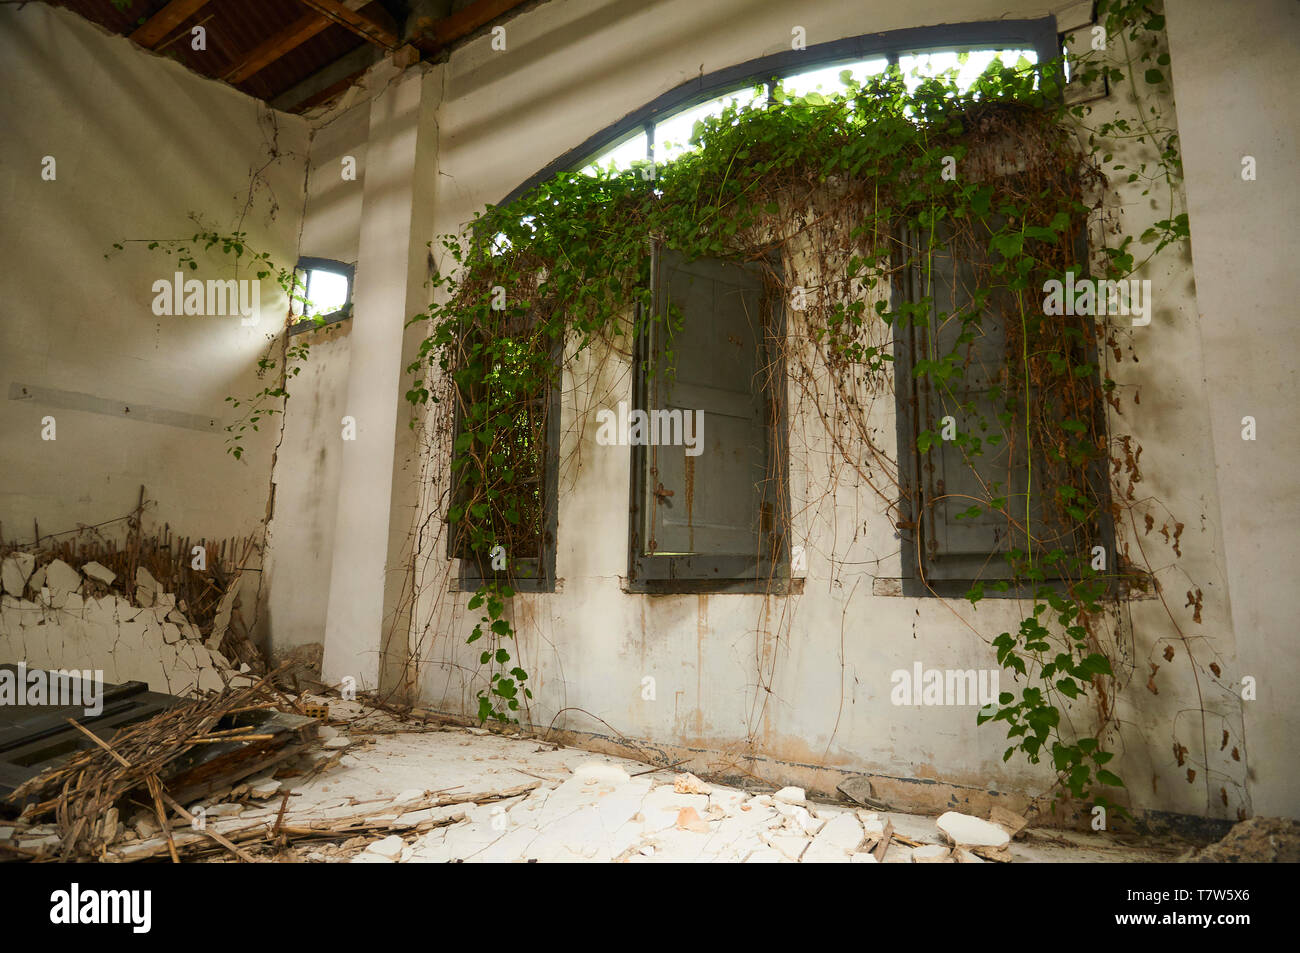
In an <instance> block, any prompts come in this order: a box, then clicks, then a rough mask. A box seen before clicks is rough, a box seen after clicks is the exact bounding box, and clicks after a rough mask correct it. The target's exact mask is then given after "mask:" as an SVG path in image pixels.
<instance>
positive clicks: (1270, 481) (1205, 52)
mask: <svg viewBox="0 0 1300 953" xmlns="http://www.w3.org/2000/svg"><path fill="white" fill-rule="evenodd" d="M1167 7H1168V30H1169V43H1170V50H1171V54H1172V56H1173V67H1174V70H1175V75H1176V77H1177V79H1176V82H1177V93H1178V119H1179V128H1180V130H1181V132H1182V144H1183V160H1184V163H1185V168H1186V173H1187V184H1186V190H1187V206H1188V216H1189V221H1190V223H1191V229H1192V257H1193V259H1194V262H1195V280H1196V296H1197V311H1196V312H1195V316H1196V318H1197V319H1198V320H1197V321H1196V325H1197V330H1198V332H1199V335H1200V338H1201V342H1202V348H1203V351H1204V353H1205V354H1208V355H1212V356H1213V359H1212V360H1207V361H1206V362H1205V363H1204V365H1203V366H1202V367H1201V368H1200V369H1199V370H1200V371H1201V374H1202V375H1203V376H1202V379H1201V380H1200V381H1196V380H1195V375H1194V374H1193V384H1192V386H1193V387H1196V386H1198V385H1199V387H1201V388H1203V389H1204V391H1205V392H1206V393H1207V394H1208V395H1209V398H1208V413H1207V414H1206V415H1205V416H1202V417H1201V418H1200V419H1199V420H1198V421H1196V425H1197V426H1198V428H1200V429H1202V438H1201V439H1202V441H1204V442H1212V446H1211V447H1210V448H1208V452H1207V456H1206V457H1204V458H1202V459H1203V460H1204V461H1205V463H1206V464H1211V463H1212V464H1213V466H1214V473H1215V478H1216V480H1217V483H1218V496H1219V505H1220V507H1221V508H1222V512H1223V520H1222V543H1221V545H1222V546H1223V551H1224V553H1225V556H1226V561H1227V571H1226V574H1225V575H1224V576H1223V577H1221V578H1220V579H1219V580H1218V585H1217V586H1216V590H1217V591H1218V592H1222V591H1223V589H1225V588H1226V589H1227V590H1228V592H1229V594H1230V596H1231V600H1230V603H1231V622H1232V628H1233V629H1234V630H1235V631H1236V633H1237V648H1238V657H1237V659H1236V664H1235V665H1234V666H1233V667H1232V668H1231V669H1230V678H1228V679H1225V680H1226V681H1228V682H1229V688H1230V690H1232V691H1234V692H1240V691H1241V678H1242V677H1244V676H1251V677H1253V678H1254V679H1255V680H1256V682H1257V698H1256V700H1255V701H1247V702H1245V703H1244V704H1243V709H1244V712H1245V731H1246V738H1247V742H1248V745H1249V757H1250V770H1251V772H1252V775H1253V783H1252V785H1251V808H1252V810H1253V811H1254V812H1255V813H1258V814H1280V815H1290V816H1300V767H1298V766H1297V759H1296V756H1295V738H1296V735H1297V733H1300V707H1298V706H1297V705H1296V702H1295V690H1294V689H1295V686H1296V684H1297V683H1300V652H1298V651H1297V643H1296V638H1295V626H1296V619H1297V616H1298V615H1300V613H1298V612H1297V605H1296V587H1295V583H1294V580H1293V576H1294V573H1295V567H1296V566H1297V565H1300V543H1297V537H1296V533H1295V531H1294V527H1295V526H1296V525H1297V524H1298V523H1300V490H1298V487H1300V481H1298V480H1297V476H1296V472H1297V465H1298V464H1300V460H1297V446H1300V427H1298V426H1297V417H1296V405H1297V403H1300V387H1297V378H1296V357H1297V352H1298V351H1300V348H1297V346H1296V343H1295V338H1294V330H1295V305H1296V301H1297V300H1300V272H1297V269H1296V268H1295V267H1294V262H1293V258H1294V249H1295V248H1296V246H1297V244H1298V238H1300V235H1298V233H1297V226H1296V222H1297V220H1300V189H1298V188H1297V182H1300V161H1297V156H1298V155H1300V141H1297V130H1300V108H1297V105H1296V96H1295V90H1294V77H1295V76H1296V74H1297V71H1298V70H1300V45H1297V43H1296V37H1297V36H1300V6H1297V5H1296V4H1294V3H1288V2H1285V0H1251V2H1248V3H1241V4H1234V5H1233V10H1232V13H1231V15H1227V11H1225V9H1224V5H1223V4H1219V3H1214V2H1212V0H1168V4H1167ZM1248 155H1249V156H1253V157H1254V158H1255V160H1256V163H1257V176H1258V177H1257V178H1256V180H1255V181H1253V182H1247V181H1244V180H1243V179H1242V177H1241V173H1242V158H1243V157H1244V156H1248ZM1174 413H1175V414H1177V416H1179V417H1181V416H1183V414H1182V413H1180V412H1179V411H1178V410H1174ZM1246 416H1253V417H1254V418H1255V420H1256V424H1257V428H1258V435H1257V439H1256V440H1255V441H1254V442H1248V441H1244V440H1242V418H1243V417H1246Z"/></svg>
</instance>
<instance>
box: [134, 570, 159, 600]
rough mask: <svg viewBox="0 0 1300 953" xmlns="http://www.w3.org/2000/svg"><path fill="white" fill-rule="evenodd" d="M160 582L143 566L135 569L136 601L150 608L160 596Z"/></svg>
mask: <svg viewBox="0 0 1300 953" xmlns="http://www.w3.org/2000/svg"><path fill="white" fill-rule="evenodd" d="M158 589H159V586H158V580H157V579H155V578H154V577H153V574H152V573H150V572H149V570H147V569H145V568H144V567H143V566H137V567H136V568H135V601H136V602H138V603H139V604H140V605H142V606H144V607H146V608H148V607H149V606H152V605H153V604H154V601H155V600H156V599H157V596H158Z"/></svg>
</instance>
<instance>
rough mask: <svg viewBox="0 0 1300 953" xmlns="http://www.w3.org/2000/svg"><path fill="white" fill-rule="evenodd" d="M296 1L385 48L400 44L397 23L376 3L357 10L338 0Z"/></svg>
mask: <svg viewBox="0 0 1300 953" xmlns="http://www.w3.org/2000/svg"><path fill="white" fill-rule="evenodd" d="M298 2H299V3H301V4H302V5H303V6H306V7H310V8H311V9H312V10H314V11H316V12H317V13H319V14H320V15H321V16H323V17H326V18H328V19H329V20H331V21H333V22H334V23H337V24H338V25H339V26H341V27H344V28H346V29H348V30H351V31H352V32H353V33H355V34H356V35H357V36H359V37H361V38H362V39H363V40H367V41H369V42H371V43H373V44H375V45H376V46H381V47H383V48H384V49H385V50H395V49H397V48H398V46H400V45H401V39H400V38H399V37H398V35H397V25H396V24H395V23H394V22H393V19H392V17H390V16H388V13H387V11H385V10H384V8H383V7H382V6H380V5H379V4H377V3H372V4H368V5H367V6H366V7H363V8H361V9H359V10H351V9H349V8H348V7H347V6H346V5H344V4H342V3H340V2H339V0H298Z"/></svg>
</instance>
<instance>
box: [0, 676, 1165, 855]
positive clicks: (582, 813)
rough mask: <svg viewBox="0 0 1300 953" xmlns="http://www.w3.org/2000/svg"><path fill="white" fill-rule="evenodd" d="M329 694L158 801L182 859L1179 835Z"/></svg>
mask: <svg viewBox="0 0 1300 953" xmlns="http://www.w3.org/2000/svg"><path fill="white" fill-rule="evenodd" d="M322 701H324V700H323V699H322ZM329 701H330V710H331V718H332V719H333V720H334V722H335V724H334V725H333V726H331V725H324V726H322V727H321V729H320V732H319V736H318V738H317V739H316V743H315V744H314V745H313V746H312V748H311V749H310V750H308V751H307V752H306V753H305V754H303V755H301V756H300V757H299V758H298V759H297V760H296V761H294V762H289V763H287V764H282V765H280V766H278V767H277V768H276V769H274V770H273V771H267V772H264V773H263V774H261V775H257V776H254V777H251V778H248V779H246V780H244V781H242V782H241V783H239V784H238V785H237V786H235V787H234V788H233V789H232V790H231V791H229V792H228V793H227V794H225V795H223V796H221V797H220V798H216V799H214V800H213V801H212V803H206V804H205V803H192V804H190V805H188V809H189V811H190V812H191V813H193V814H196V815H197V814H199V813H202V816H203V819H204V820H203V825H204V829H203V830H201V831H199V830H195V829H194V827H193V823H192V822H190V823H187V822H186V821H185V820H184V817H183V816H182V815H180V814H179V813H177V814H174V815H173V817H174V820H173V821H172V825H173V830H172V845H171V846H172V847H175V848H176V849H177V850H178V852H179V854H180V855H181V856H183V857H184V858H185V859H196V860H211V861H221V862H225V861H234V860H236V859H239V860H245V861H247V860H275V861H282V862H307V863H320V862H334V863H338V862H351V863H446V862H475V861H478V862H493V861H495V862H556V861H560V862H573V861H585V862H610V861H615V862H629V863H656V862H697V861H708V862H732V863H789V862H801V863H818V862H830V863H834V862H840V863H877V862H883V863H911V862H932V863H933V862H940V863H944V862H972V863H982V862H989V861H994V862H1023V861H1048V862H1053V861H1072V862H1078V861H1094V862H1131V861H1167V860H1173V859H1176V858H1177V856H1178V855H1179V854H1180V853H1183V852H1184V851H1185V850H1186V848H1187V846H1188V845H1186V844H1183V843H1174V842H1155V841H1149V840H1141V841H1139V840H1138V839H1136V838H1132V837H1124V836H1122V835H1098V834H1082V833H1077V832H1072V831H1057V830H1053V831H1048V830H1025V831H1021V832H1018V833H1016V836H1015V837H1014V838H1012V837H1011V835H1010V833H1009V832H1008V830H1007V829H1006V827H1007V826H1006V825H1005V822H1004V826H1002V827H1000V826H998V825H996V824H993V823H990V822H988V821H986V820H983V819H977V818H968V817H966V816H964V815H958V814H949V815H944V816H943V817H941V818H935V817H928V816H923V815H914V814H901V813H893V812H889V813H885V812H871V811H868V810H864V809H862V808H859V807H857V806H855V805H852V804H850V803H847V802H846V803H839V804H831V803H824V802H821V801H812V800H809V799H807V798H806V797H805V796H804V792H802V791H801V790H799V789H797V788H785V789H782V790H780V791H770V790H766V791H764V790H758V789H755V790H753V791H749V792H747V791H744V790H740V789H738V788H734V787H727V786H723V785H716V784H710V783H708V782H705V781H701V780H700V779H698V778H696V777H694V776H693V775H690V774H682V773H678V772H676V771H674V770H673V769H655V768H653V767H652V766H647V765H646V764H643V763H641V762H637V761H631V760H627V759H622V758H615V757H609V756H604V755H596V754H592V753H590V752H587V751H583V750H580V749H577V748H564V747H560V746H558V745H555V744H549V743H541V742H539V741H538V740H537V739H536V738H529V737H524V736H522V735H514V736H510V735H508V734H498V733H492V732H489V731H487V730H486V729H482V728H463V727H459V726H429V725H425V726H413V725H412V724H411V723H410V722H405V723H403V722H399V721H397V720H396V719H393V718H391V717H389V716H387V715H384V714H382V713H378V714H377V713H375V712H373V711H370V712H369V713H367V711H366V710H365V709H364V708H362V707H361V706H360V705H358V704H350V703H347V702H340V701H339V700H338V699H331V700H329ZM200 809H201V812H200ZM124 814H125V816H122V817H121V818H120V820H119V821H118V822H117V823H118V825H119V826H118V829H117V830H116V831H107V832H106V834H107V836H106V837H105V840H106V841H107V846H105V847H104V848H103V853H102V856H101V858H100V859H102V860H104V861H109V862H113V861H119V862H121V861H133V860H146V859H166V857H167V856H168V853H169V851H170V850H171V847H169V846H168V843H167V838H166V837H165V836H163V835H162V834H161V832H160V826H159V823H158V817H157V815H156V814H154V813H151V812H150V811H148V810H147V809H144V808H142V809H140V810H138V811H136V812H134V813H130V812H124ZM1010 826H1011V827H1012V828H1014V825H1010ZM59 840H60V839H59V835H58V831H57V829H56V828H55V827H54V826H53V825H52V824H44V825H32V826H25V825H23V824H22V823H21V822H17V823H16V822H12V821H11V822H4V821H0V844H3V845H7V847H8V849H9V853H10V855H11V856H12V855H13V854H15V853H17V854H18V855H19V856H26V857H29V858H37V857H40V856H43V855H51V854H53V853H55V852H57V849H58V845H59ZM223 842H224V843H223ZM3 853H4V851H0V855H3ZM84 859H89V858H84Z"/></svg>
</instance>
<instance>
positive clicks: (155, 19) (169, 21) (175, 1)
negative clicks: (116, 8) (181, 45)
mask: <svg viewBox="0 0 1300 953" xmlns="http://www.w3.org/2000/svg"><path fill="white" fill-rule="evenodd" d="M207 4H208V0H172V2H171V3H169V4H167V6H165V7H163V8H162V9H161V10H159V11H158V12H157V13H155V14H154V15H153V16H151V17H150V18H149V20H148V21H147V22H146V23H144V24H142V25H141V26H140V27H139V28H138V29H137V30H136V31H135V32H134V33H132V34H131V39H133V40H135V42H137V43H139V44H140V45H141V46H143V47H145V48H146V49H150V50H152V49H153V48H154V47H156V46H157V45H158V44H159V43H161V42H162V41H163V39H164V38H165V37H166V36H167V34H169V33H171V31H172V30H174V29H176V27H178V26H180V25H181V24H182V23H184V22H185V21H186V20H188V19H189V18H190V17H192V16H194V14H196V13H198V12H199V11H200V10H202V9H203V8H204V7H205V6H207Z"/></svg>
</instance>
